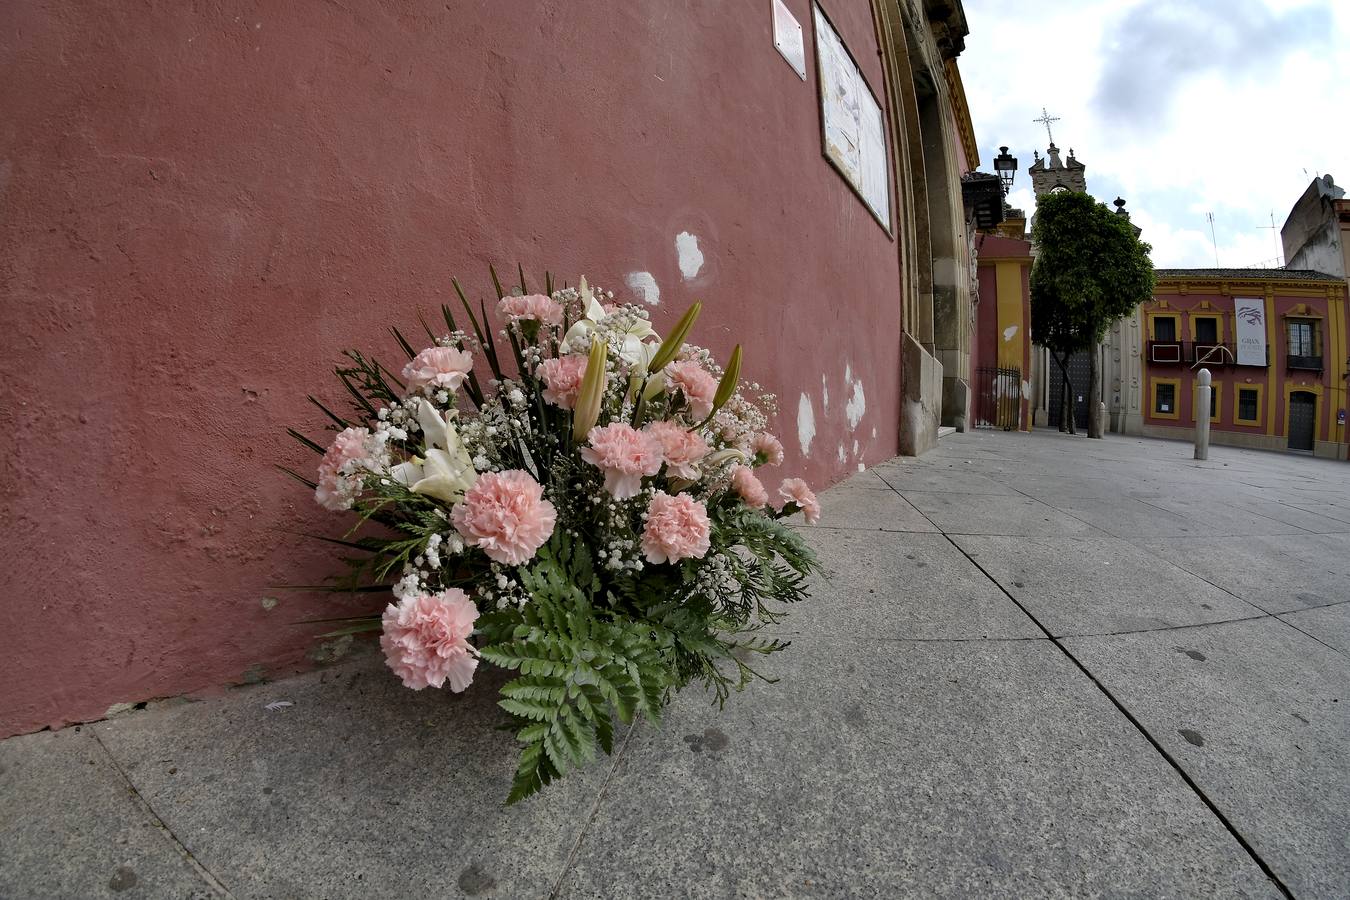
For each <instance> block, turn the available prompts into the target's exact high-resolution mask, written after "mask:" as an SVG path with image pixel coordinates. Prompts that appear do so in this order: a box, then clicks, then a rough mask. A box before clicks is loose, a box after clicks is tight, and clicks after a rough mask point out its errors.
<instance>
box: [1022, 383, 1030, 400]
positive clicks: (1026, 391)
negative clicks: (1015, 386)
mask: <svg viewBox="0 0 1350 900" xmlns="http://www.w3.org/2000/svg"><path fill="white" fill-rule="evenodd" d="M1022 399H1023V400H1030V399H1031V382H1030V381H1024V382H1022Z"/></svg>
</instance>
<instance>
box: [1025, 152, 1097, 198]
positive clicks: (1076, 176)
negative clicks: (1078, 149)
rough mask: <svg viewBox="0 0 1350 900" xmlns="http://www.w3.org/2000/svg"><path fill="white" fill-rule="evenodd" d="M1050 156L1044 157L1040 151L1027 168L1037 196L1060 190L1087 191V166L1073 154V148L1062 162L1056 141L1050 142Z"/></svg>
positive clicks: (1083, 192)
mask: <svg viewBox="0 0 1350 900" xmlns="http://www.w3.org/2000/svg"><path fill="white" fill-rule="evenodd" d="M1046 153H1047V155H1048V158H1044V159H1043V158H1042V157H1041V154H1040V153H1039V152H1038V153H1037V154H1036V161H1035V162H1034V163H1032V164H1031V168H1029V169H1027V174H1029V175H1030V176H1031V190H1032V192H1033V193H1035V195H1036V196H1037V197H1039V196H1040V195H1041V194H1054V193H1058V192H1059V191H1074V192H1076V193H1079V194H1086V193H1087V174H1086V171H1087V166H1084V165H1083V164H1082V163H1080V162H1079V161H1078V159H1077V158H1076V157H1075V156H1074V155H1073V150H1072V149H1070V150H1069V158H1068V160H1067V161H1065V162H1061V161H1060V158H1059V148H1058V147H1056V146H1055V142H1054V141H1051V142H1050V148H1049V150H1047V151H1046Z"/></svg>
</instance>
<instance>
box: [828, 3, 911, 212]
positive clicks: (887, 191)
mask: <svg viewBox="0 0 1350 900" xmlns="http://www.w3.org/2000/svg"><path fill="white" fill-rule="evenodd" d="M812 15H813V19H812V22H813V24H814V25H815V32H816V72H817V73H818V75H819V76H820V114H821V115H820V118H821V141H822V143H823V148H824V152H825V158H826V159H828V160H829V161H830V164H831V165H833V166H834V167H835V168H836V169H838V170H839V174H840V175H843V176H844V180H845V181H847V182H848V183H849V185H850V186H851V187H852V188H853V190H854V191H856V192H857V194H858V196H859V197H861V198H862V201H863V203H864V204H866V206H867V208H868V209H869V210H871V212H872V215H873V216H874V217H875V218H876V220H877V222H879V223H880V224H881V227H882V228H885V229H886V231H887V233H889V232H890V230H891V172H890V162H889V158H888V156H887V152H886V120H885V117H884V116H883V115H882V112H881V105H880V104H879V103H877V100H876V97H874V96H873V95H872V89H871V88H870V87H868V85H867V80H866V79H865V78H863V75H862V71H861V70H860V69H859V68H858V64H857V63H856V62H854V60H853V56H852V54H850V53H849V52H848V48H847V47H845V46H844V41H843V39H842V38H840V37H839V32H837V31H835V29H834V25H832V24H831V23H830V20H829V18H828V17H827V16H826V15H825V12H824V10H822V9H821V8H820V6H819V5H815V4H813V5H812Z"/></svg>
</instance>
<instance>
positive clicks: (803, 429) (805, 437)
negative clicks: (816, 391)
mask: <svg viewBox="0 0 1350 900" xmlns="http://www.w3.org/2000/svg"><path fill="white" fill-rule="evenodd" d="M815 437H816V411H815V410H814V409H812V408H811V398H810V397H808V396H806V395H805V394H802V398H801V399H800V400H798V401H797V443H798V444H800V445H801V448H802V456H810V455H811V441H813V440H815Z"/></svg>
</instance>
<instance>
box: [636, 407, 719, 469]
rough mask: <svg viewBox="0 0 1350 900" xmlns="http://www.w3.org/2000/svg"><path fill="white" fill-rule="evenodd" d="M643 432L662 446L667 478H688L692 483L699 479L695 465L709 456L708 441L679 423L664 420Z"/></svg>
mask: <svg viewBox="0 0 1350 900" xmlns="http://www.w3.org/2000/svg"><path fill="white" fill-rule="evenodd" d="M642 430H643V431H645V432H647V434H649V435H651V436H652V437H653V438H655V439H656V442H657V443H658V444H660V445H661V455H662V457H663V458H664V459H665V461H666V467H667V468H666V474H667V476H674V477H675V478H687V479H689V480H690V481H693V480H694V479H696V478H698V469H697V468H695V467H694V464H695V463H697V462H698V461H699V460H700V459H702V458H703V457H704V456H707V455H708V442H707V441H705V440H703V438H702V437H701V436H699V435H698V434H696V433H694V432H692V431H689V430H688V429H686V428H685V427H684V426H683V425H680V424H679V423H678V422H670V421H664V420H663V421H658V422H652V423H651V424H650V425H648V426H647V427H646V428H644V429H642Z"/></svg>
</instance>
